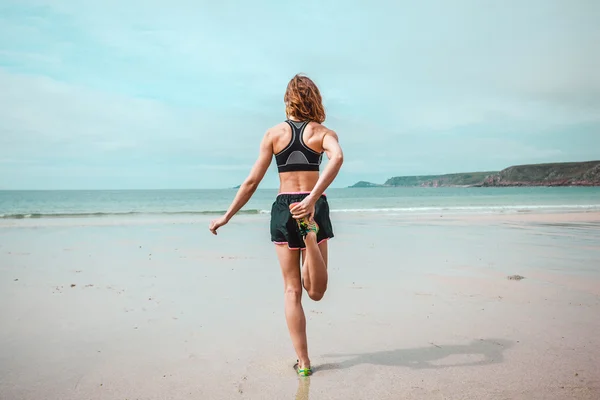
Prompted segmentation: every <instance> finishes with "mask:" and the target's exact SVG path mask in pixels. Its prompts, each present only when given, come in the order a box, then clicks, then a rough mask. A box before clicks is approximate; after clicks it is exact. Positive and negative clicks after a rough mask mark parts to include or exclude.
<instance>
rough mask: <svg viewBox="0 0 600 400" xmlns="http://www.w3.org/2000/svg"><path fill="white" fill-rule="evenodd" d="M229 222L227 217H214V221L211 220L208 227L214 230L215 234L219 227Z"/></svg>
mask: <svg viewBox="0 0 600 400" xmlns="http://www.w3.org/2000/svg"><path fill="white" fill-rule="evenodd" d="M227 222H228V221H227V218H225V217H221V218H217V219H213V220H212V221H210V226H209V227H208V229H209V230H210V231H211V232H212V234H213V235H216V234H217V229H219V228H220V227H222V226H223V225H225V224H227Z"/></svg>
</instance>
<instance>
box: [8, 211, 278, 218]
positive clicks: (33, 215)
mask: <svg viewBox="0 0 600 400" xmlns="http://www.w3.org/2000/svg"><path fill="white" fill-rule="evenodd" d="M264 213H268V211H266V210H254V209H253V210H240V211H238V214H247V215H252V214H264ZM219 214H225V210H218V211H217V210H213V211H156V212H154V211H148V212H146V211H125V212H80V213H73V212H69V213H30V214H25V213H23V214H20V213H17V214H0V218H1V219H24V218H90V217H126V216H143V215H173V216H176V215H191V216H193V215H219Z"/></svg>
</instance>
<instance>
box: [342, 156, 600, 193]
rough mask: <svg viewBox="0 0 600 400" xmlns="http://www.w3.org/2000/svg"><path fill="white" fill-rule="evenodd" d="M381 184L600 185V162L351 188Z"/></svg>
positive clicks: (410, 179)
mask: <svg viewBox="0 0 600 400" xmlns="http://www.w3.org/2000/svg"><path fill="white" fill-rule="evenodd" d="M381 186H388V187H390V186H391V187H399V186H400V187H414V186H420V187H444V186H472V187H494V186H498V187H503V186H600V161H586V162H568V163H551V164H530V165H515V166H512V167H508V168H506V169H503V170H502V171H500V172H468V173H459V174H445V175H421V176H396V177H393V178H390V179H388V180H387V181H386V182H385V184H383V185H378V184H375V183H371V182H365V181H360V182H358V183H356V184H354V185H352V186H350V187H363V188H364V187H381Z"/></svg>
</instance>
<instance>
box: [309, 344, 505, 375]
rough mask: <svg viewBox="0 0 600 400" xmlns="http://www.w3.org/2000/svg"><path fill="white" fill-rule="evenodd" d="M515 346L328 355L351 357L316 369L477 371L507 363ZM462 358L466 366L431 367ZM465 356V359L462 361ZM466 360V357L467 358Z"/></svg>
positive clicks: (500, 345)
mask: <svg viewBox="0 0 600 400" xmlns="http://www.w3.org/2000/svg"><path fill="white" fill-rule="evenodd" d="M512 345H513V342H511V341H508V340H504V339H475V340H472V341H471V342H470V343H468V344H464V345H456V344H452V345H438V344H433V343H432V345H431V346H427V347H417V348H414V349H397V350H388V351H378V352H375V353H363V354H325V355H324V357H328V358H329V357H331V358H337V357H343V358H346V357H350V358H349V359H347V360H345V361H341V362H336V363H326V364H321V365H317V366H316V368H314V371H315V372H319V371H327V370H339V369H345V368H351V367H354V366H356V365H359V364H373V365H385V366H398V367H408V368H412V369H442V368H450V367H475V366H481V365H489V364H498V363H501V362H502V361H504V354H503V352H504V350H505V349H507V348H509V347H511V346H512ZM451 356H459V357H458V358H463V359H465V358H468V359H471V360H472V359H473V358H476V360H474V361H471V360H467V361H465V362H456V363H450V364H449V363H444V364H443V365H442V364H440V365H436V364H432V363H433V362H435V361H440V360H443V359H445V358H447V357H451ZM461 356H462V357H461ZM464 356H467V357H464Z"/></svg>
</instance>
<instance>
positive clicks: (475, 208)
mask: <svg viewBox="0 0 600 400" xmlns="http://www.w3.org/2000/svg"><path fill="white" fill-rule="evenodd" d="M544 209H545V210H564V209H577V210H581V209H586V210H596V209H598V210H600V204H558V205H551V204H537V205H495V206H431V207H388V208H383V207H382V208H345V209H332V210H330V211H331V212H332V213H395V212H440V211H450V212H452V211H473V212H477V211H479V212H482V211H491V212H494V211H496V212H497V211H526V210H544Z"/></svg>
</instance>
